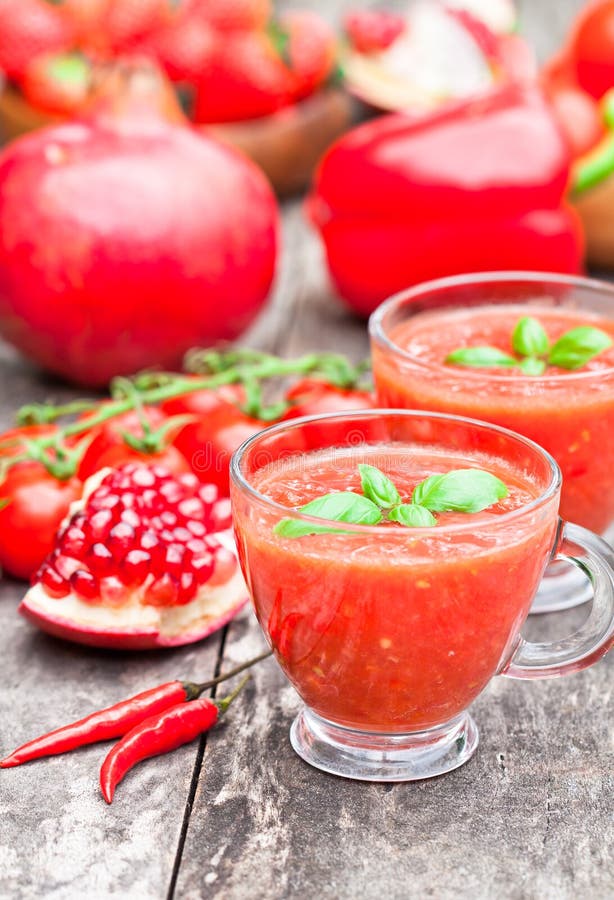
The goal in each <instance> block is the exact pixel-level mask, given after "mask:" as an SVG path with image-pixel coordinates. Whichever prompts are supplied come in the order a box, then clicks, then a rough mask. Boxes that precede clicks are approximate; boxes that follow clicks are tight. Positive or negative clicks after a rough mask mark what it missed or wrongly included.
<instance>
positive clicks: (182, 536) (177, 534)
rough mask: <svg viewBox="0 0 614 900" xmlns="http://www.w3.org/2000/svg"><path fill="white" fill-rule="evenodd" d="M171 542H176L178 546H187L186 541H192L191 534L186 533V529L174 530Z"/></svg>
mask: <svg viewBox="0 0 614 900" xmlns="http://www.w3.org/2000/svg"><path fill="white" fill-rule="evenodd" d="M173 540H174V541H178V542H179V543H180V544H187V542H188V541H191V540H192V532H190V531H188V529H187V528H181V527H179V528H174V529H173Z"/></svg>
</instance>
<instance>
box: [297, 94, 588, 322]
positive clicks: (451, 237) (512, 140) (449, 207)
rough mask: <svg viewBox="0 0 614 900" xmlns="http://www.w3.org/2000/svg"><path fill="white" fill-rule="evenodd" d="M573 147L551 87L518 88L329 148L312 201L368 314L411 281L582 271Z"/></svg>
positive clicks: (355, 134) (371, 128) (363, 131)
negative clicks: (551, 102) (570, 197)
mask: <svg viewBox="0 0 614 900" xmlns="http://www.w3.org/2000/svg"><path fill="white" fill-rule="evenodd" d="M569 176H570V153H569V148H568V146H567V143H566V141H565V139H564V136H563V134H562V132H561V130H560V127H559V125H558V123H557V122H556V119H555V117H554V115H553V113H552V111H551V110H550V108H549V106H548V104H547V102H546V100H545V98H544V97H543V95H542V93H541V91H539V90H538V89H537V88H534V87H523V86H520V85H510V86H507V87H506V88H504V89H501V90H500V91H498V92H497V93H493V94H491V95H489V96H488V97H487V98H485V99H482V100H479V101H473V102H469V103H464V104H459V105H457V106H455V107H453V108H450V109H448V110H446V111H444V112H441V113H439V114H437V115H435V116H431V117H428V118H426V119H423V120H422V121H419V122H415V121H414V122H412V121H410V120H409V119H408V118H407V117H405V116H404V115H403V114H395V115H390V116H385V117H382V118H380V119H376V120H374V121H372V122H368V123H367V124H366V125H362V126H360V127H359V128H357V129H355V130H354V131H352V132H350V133H349V134H347V135H346V136H344V137H343V138H342V139H341V140H340V141H338V142H337V143H336V144H335V145H334V146H333V147H332V148H331V149H330V150H329V152H328V154H327V155H326V157H325V158H324V160H323V162H322V163H321V165H320V169H319V171H318V173H317V176H316V181H315V186H314V189H313V191H312V194H311V197H310V198H309V201H308V210H309V213H310V215H311V218H312V221H313V222H314V224H315V225H316V226H317V227H318V228H319V230H320V232H321V235H322V238H323V240H324V244H325V246H326V252H327V256H328V263H329V267H330V271H331V274H332V277H333V279H334V281H335V283H336V285H337V288H338V290H339V292H340V294H341V295H342V296H343V297H344V298H345V299H346V300H347V302H348V303H349V304H350V305H351V306H352V307H354V309H356V310H357V311H358V312H359V313H361V314H365V315H366V314H368V313H370V312H371V311H372V310H373V309H374V308H375V307H376V306H377V304H378V303H379V302H381V301H382V300H383V299H384V298H385V297H387V296H389V295H390V294H392V293H394V292H395V291H397V290H400V289H402V288H404V287H407V286H408V285H410V284H414V283H417V282H419V281H424V280H427V279H430V278H435V277H438V276H443V275H452V274H457V273H461V272H471V271H479V270H491V271H492V270H497V269H536V270H539V271H558V272H578V271H579V270H580V269H581V265H582V254H583V239H582V229H581V226H580V224H579V220H578V218H577V216H576V214H575V213H574V211H573V210H572V209H571V208H570V207H569V206H568V205H567V204H566V203H565V200H564V195H565V192H566V189H567V186H568V180H569Z"/></svg>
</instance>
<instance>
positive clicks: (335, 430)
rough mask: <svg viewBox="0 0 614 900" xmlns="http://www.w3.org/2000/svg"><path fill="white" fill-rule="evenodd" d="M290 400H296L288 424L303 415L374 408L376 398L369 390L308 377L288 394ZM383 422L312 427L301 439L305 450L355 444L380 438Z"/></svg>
mask: <svg viewBox="0 0 614 900" xmlns="http://www.w3.org/2000/svg"><path fill="white" fill-rule="evenodd" d="M286 399H287V400H292V401H296V402H295V403H294V405H293V406H291V407H290V409H289V410H287V412H285V413H284V415H283V420H284V421H290V420H292V419H295V418H298V417H299V416H315V415H320V414H321V413H333V412H338V413H344V412H350V411H351V410H360V409H374V408H375V405H376V404H375V398H374V397H373V395H372V394H370V393H369V392H368V391H359V390H356V389H345V388H339V387H336V386H335V385H332V384H328V383H327V382H326V381H322V380H319V379H316V378H304V379H303V380H301V381H299V382H297V384H295V385H294V386H293V387H292V388H291V389H290V390H289V391H288V392H287V393H286ZM380 425H381V423H379V422H371V423H369V425H367V423H365V422H363V423H357V422H353V421H351V420H347V421H346V422H339V423H329V424H326V425H324V424H316V423H314V424H310V425H305V426H304V427H303V428H302V429H301V435H300V437H301V440H302V441H303V445H304V448H305V449H307V450H310V449H314V450H315V449H319V448H320V447H323V446H329V447H330V446H335V445H339V446H343V445H355V444H357V443H361V442H363V441H367V440H374V439H377V438H378V437H380V436H381V437H382V439H383V438H384V437H385V435H384V434H383V433H382V434H381V435H379V433H378V434H376V433H375V431H374V429H375V430H376V431H378V429H379V427H380Z"/></svg>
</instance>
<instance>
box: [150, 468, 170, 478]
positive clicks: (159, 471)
mask: <svg viewBox="0 0 614 900" xmlns="http://www.w3.org/2000/svg"><path fill="white" fill-rule="evenodd" d="M151 471H152V472H153V473H154V475H155V476H156V478H157V479H158V480H159V481H166V480H167V479H168V478H171V473H170V472H169V471H168V469H165V468H164V466H157V465H156V466H151Z"/></svg>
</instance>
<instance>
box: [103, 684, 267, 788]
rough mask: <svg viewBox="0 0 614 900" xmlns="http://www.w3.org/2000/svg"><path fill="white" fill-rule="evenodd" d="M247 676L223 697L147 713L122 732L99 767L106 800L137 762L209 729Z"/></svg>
mask: <svg viewBox="0 0 614 900" xmlns="http://www.w3.org/2000/svg"><path fill="white" fill-rule="evenodd" d="M248 678H249V676H247V677H246V678H244V679H243V681H242V682H241V684H240V685H239V686H238V687H237V688H236V689H235V690H234V691H233V692H232V693H231V694H229V695H228V696H227V697H224V699H223V700H219V701H217V700H209V699H207V698H206V697H201V699H200V700H194V701H193V702H192V703H187V704H186V703H178V704H177V705H176V706H172V707H171V708H170V709H165V710H164V711H163V712H161V713H159V714H158V715H156V716H150V717H149V718H148V719H145V720H144V721H142V722H141V723H140V724H139V725H137V726H136V727H135V728H133V729H132V731H129V732H128V734H126V735H124V737H123V738H122V739H121V741H118V743H117V744H115V746H114V747H113V749H112V750H110V752H109V753H108V755H107V757H106V759H105V761H104V762H103V764H102V767H101V769H100V788H101V790H102V795H103V797H104V799H105V800H106V801H107V803H111V802H112V801H113V795H114V794H115V788H116V787H117V785H118V784H119V782H120V781H121V780H122V778H123V777H124V776H125V775H126V773H127V772H129V771H130V769H132V768H133V767H134V766H135V765H136V764H137V763H139V762H142V760H144V759H149V758H150V757H151V756H159V755H160V754H161V753H169V752H170V751H171V750H176V749H177V748H178V747H181V746H182V745H183V744H188V743H189V742H190V741H193V740H194V739H195V738H197V737H198V736H199V735H200V734H203V733H204V732H205V731H208V730H209V729H210V728H212V727H213V726H214V725H215V723H216V722H217V720H218V718H219V717H220V715H222V714H223V713H224V712H226V710H227V709H228V707H229V706H230V704H231V703H232V701H233V700H234V698H235V697H236V696H237V694H238V693H239V692H240V691H241V690H242V688H243V686H244V685H245V684H246V683H247V681H248Z"/></svg>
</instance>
